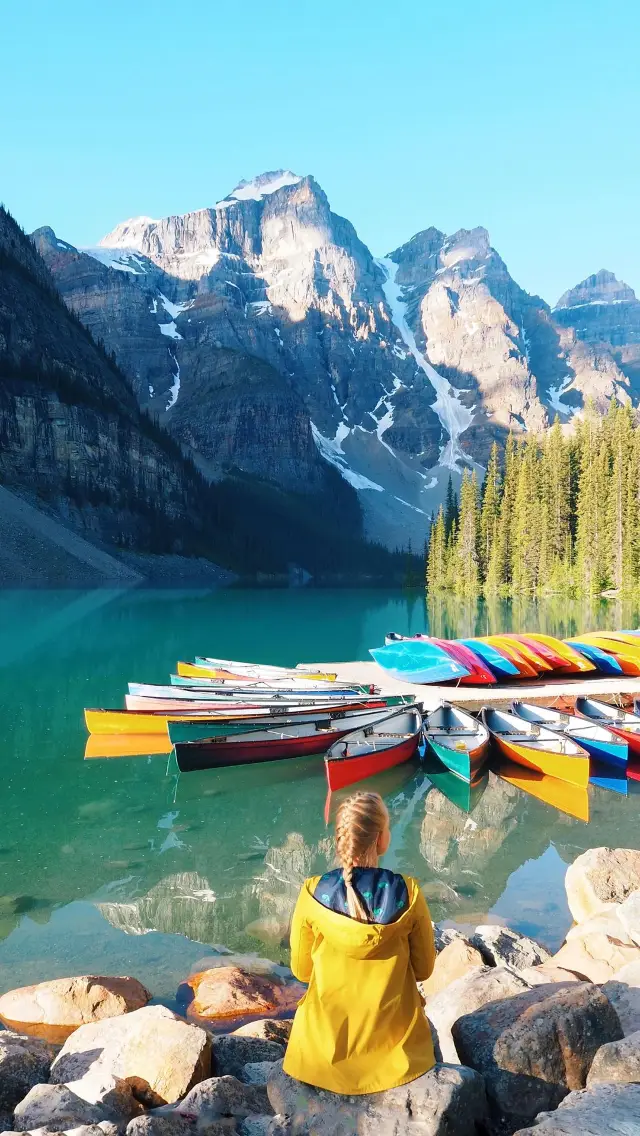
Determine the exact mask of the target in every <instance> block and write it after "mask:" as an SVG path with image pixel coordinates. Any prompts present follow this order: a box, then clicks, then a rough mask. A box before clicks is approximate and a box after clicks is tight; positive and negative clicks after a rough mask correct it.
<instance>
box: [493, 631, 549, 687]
mask: <svg viewBox="0 0 640 1136" xmlns="http://www.w3.org/2000/svg"><path fill="white" fill-rule="evenodd" d="M484 642H485V643H490V644H491V646H493V647H496V648H497V650H498V651H503V652H504V653H505V654H506V655H507V656H508V658H510V659H511V661H512V662H513V663H515V665H516V666H517V668H518V670H519V671H520V675H521V676H522V678H537V677H538V675H540V674H542V673H543V671H544V672H546V673H548V672H549V671H551V670H553V667H551V665H550V664H549V663H547V662H545V660H544V659H543V658H542V657H541V656H540V655H538V654H536V652H535V651H533V650H532V649H531V648H530V647H525V645H524V643H516V642H515V641H514V640H513V639H510V638H509V636H508V635H486V636H484Z"/></svg>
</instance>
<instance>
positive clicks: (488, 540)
mask: <svg viewBox="0 0 640 1136" xmlns="http://www.w3.org/2000/svg"><path fill="white" fill-rule="evenodd" d="M501 495H502V482H501V478H500V461H499V457H498V446H497V443H496V442H494V443H493V446H492V447H491V455H490V457H489V464H488V466H487V472H486V474H485V479H484V483H483V486H482V510H481V513H480V547H479V553H480V570H481V573H482V577H483V579H486V577H487V575H488V571H489V564H490V561H491V552H492V549H493V547H494V545H495V543H496V541H497V539H498V531H499V523H500V498H501Z"/></svg>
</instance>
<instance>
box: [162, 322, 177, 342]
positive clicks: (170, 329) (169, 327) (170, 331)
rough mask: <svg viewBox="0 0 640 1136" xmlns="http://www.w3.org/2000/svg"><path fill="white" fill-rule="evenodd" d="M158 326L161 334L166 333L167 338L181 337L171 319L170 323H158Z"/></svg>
mask: <svg viewBox="0 0 640 1136" xmlns="http://www.w3.org/2000/svg"><path fill="white" fill-rule="evenodd" d="M158 327H159V328H160V331H161V332H162V334H163V335H168V337H169V339H182V336H181V335H180V332H179V331H178V329H177V327H176V325H175V323H174V322H173V320H172V321H171V323H159V324H158Z"/></svg>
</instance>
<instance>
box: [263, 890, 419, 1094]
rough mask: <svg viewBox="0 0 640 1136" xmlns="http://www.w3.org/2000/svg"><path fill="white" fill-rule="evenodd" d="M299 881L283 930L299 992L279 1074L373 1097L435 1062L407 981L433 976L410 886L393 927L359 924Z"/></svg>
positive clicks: (416, 894)
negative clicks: (303, 987)
mask: <svg viewBox="0 0 640 1136" xmlns="http://www.w3.org/2000/svg"><path fill="white" fill-rule="evenodd" d="M319 879H320V876H315V877H312V878H311V879H308V880H306V881H305V883H304V884H303V886H302V890H301V892H300V895H299V897H298V902H297V905H296V909H295V912H294V915H293V923H292V927H291V969H292V970H293V973H294V974H295V976H296V978H298V979H299V980H300V981H301V982H307V983H308V984H309V988H308V990H307V992H306V993H305V994H304V996H303V997H302V999H301V1001H300V1002H299V1003H298V1009H297V1012H296V1016H295V1019H294V1023H293V1028H292V1030H291V1037H290V1040H289V1044H288V1047H287V1052H286V1056H285V1059H284V1070H285V1073H288V1074H289V1075H290V1076H291V1077H296V1078H297V1080H299V1081H305V1082H306V1083H307V1084H309V1085H315V1086H317V1087H318V1088H321V1089H329V1090H331V1091H332V1092H334V1093H344V1094H346V1095H350V1094H359V1093H375V1092H379V1091H381V1090H382V1089H391V1088H394V1087H395V1086H397V1085H404V1084H406V1082H407V1081H413V1080H415V1078H416V1077H420V1076H422V1074H423V1073H426V1072H427V1070H429V1069H430V1068H431V1067H432V1065H433V1064H434V1063H435V1058H434V1055H433V1043H432V1041H431V1032H430V1030H429V1023H428V1022H427V1019H426V1017H425V1014H424V1010H423V1008H422V1000H421V998H420V994H419V992H418V988H417V986H416V981H420V980H423V979H426V978H428V977H429V975H430V974H431V971H432V970H433V964H434V962H435V947H434V942H433V927H432V924H431V918H430V915H429V909H428V907H427V903H426V900H425V898H424V896H423V894H422V892H421V891H420V888H419V887H418V884H417V882H416V880H414V879H412V878H411V877H410V876H405V877H404V879H405V883H406V885H407V889H408V893H409V904H408V907H407V909H406V910H405V911H404V912H403V913H402V915H401V916H400V917H399V918H398V919H397V920H396V921H395V922H393V923H387V924H381V923H361V922H359V921H358V920H356V919H351V918H349V917H348V916H346V915H343V914H341V913H340V912H337V911H331V910H329V909H328V908H326V907H323V905H322V904H321V903H320V902H319V901H318V900H317V899H315V898H314V894H313V893H314V890H315V888H316V885H317V883H318V881H319Z"/></svg>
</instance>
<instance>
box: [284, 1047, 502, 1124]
mask: <svg viewBox="0 0 640 1136" xmlns="http://www.w3.org/2000/svg"><path fill="white" fill-rule="evenodd" d="M267 1092H268V1094H269V1100H270V1102H271V1105H272V1107H273V1108H274V1109H275V1111H276V1113H277V1117H276V1118H275V1121H274V1130H276V1131H279V1132H290V1133H291V1134H292V1136H293V1134H294V1133H295V1136H311V1134H313V1136H336V1133H341V1134H342V1133H344V1134H346V1133H352V1132H357V1133H358V1136H382V1134H386V1133H392V1132H393V1133H398V1134H400V1133H402V1134H403V1136H404V1134H405V1133H406V1134H407V1136H408V1134H410V1133H411V1132H412V1131H415V1132H416V1134H418V1133H419V1134H420V1136H470V1134H471V1133H472V1132H474V1131H475V1130H476V1125H477V1124H479V1122H481V1121H482V1120H483V1119H485V1117H486V1108H487V1106H486V1097H485V1092H484V1084H483V1081H482V1077H480V1076H479V1074H478V1073H476V1072H474V1071H473V1070H472V1069H465V1068H464V1067H463V1066H459V1065H456V1066H453V1065H434V1067H433V1069H430V1070H429V1072H428V1073H425V1074H424V1075H423V1076H422V1077H418V1078H417V1080H415V1081H411V1082H410V1083H409V1084H407V1085H402V1086H400V1087H399V1088H396V1089H388V1090H387V1091H385V1092H381V1093H369V1094H365V1095H363V1096H354V1097H347V1096H342V1095H341V1094H338V1093H330V1092H327V1091H325V1090H324V1089H315V1088H313V1087H312V1086H311V1085H305V1084H302V1082H300V1081H295V1080H294V1079H293V1077H289V1076H288V1075H287V1074H286V1073H285V1072H284V1071H283V1069H282V1067H281V1065H280V1064H279V1063H278V1064H277V1065H275V1066H274V1070H273V1073H272V1075H271V1077H270V1079H269V1082H268V1084H267ZM284 1118H286V1120H287V1121H288V1122H289V1124H288V1125H287V1124H286V1121H285V1119H284ZM276 1125H277V1129H276Z"/></svg>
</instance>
